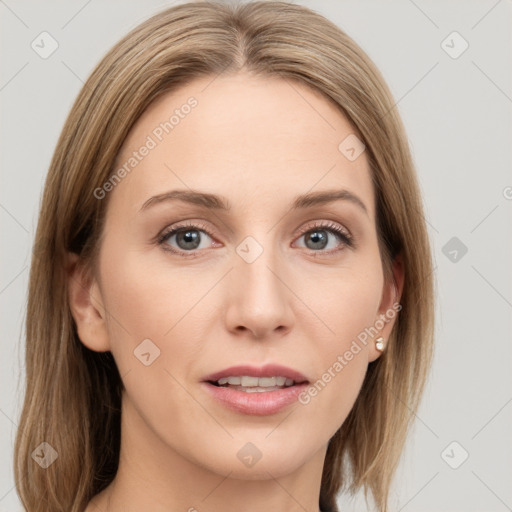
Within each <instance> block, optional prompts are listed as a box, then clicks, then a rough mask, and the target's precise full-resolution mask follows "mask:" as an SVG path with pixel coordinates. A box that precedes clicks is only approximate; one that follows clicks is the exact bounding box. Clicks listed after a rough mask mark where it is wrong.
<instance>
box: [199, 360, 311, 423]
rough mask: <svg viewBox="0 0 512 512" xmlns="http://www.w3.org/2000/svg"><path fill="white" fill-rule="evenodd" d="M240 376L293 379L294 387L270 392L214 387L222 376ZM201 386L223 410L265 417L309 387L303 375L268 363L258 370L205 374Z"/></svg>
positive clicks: (235, 369) (244, 368)
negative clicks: (223, 407)
mask: <svg viewBox="0 0 512 512" xmlns="http://www.w3.org/2000/svg"><path fill="white" fill-rule="evenodd" d="M243 375H247V376H249V377H274V376H281V377H286V378H288V379H292V380H293V381H294V385H293V386H289V387H286V388H282V389H275V390H272V391H264V392H255V393H247V392H245V391H239V390H236V389H232V388H229V387H220V386H216V385H215V384H213V383H214V382H216V381H218V380H219V379H221V378H223V377H230V376H243ZM203 385H204V386H205V389H206V391H207V392H208V393H210V394H211V396H212V397H213V398H214V399H215V400H217V401H218V402H219V403H221V404H222V405H224V406H225V407H227V408H229V409H231V410H233V411H236V412H239V413H242V414H249V415H255V416H265V415H270V414H275V413H277V412H279V411H281V410H282V409H284V408H285V407H287V406H288V405H290V404H292V403H294V402H296V401H297V396H298V395H299V394H300V393H301V391H302V390H303V389H305V388H306V387H307V386H308V380H307V379H306V377H305V376H304V375H303V374H302V373H300V372H298V371H296V370H293V369H291V368H287V367H285V366H281V365H276V364H269V365H265V366H263V367H261V368H256V367H254V366H249V365H239V366H232V367H230V368H226V369H224V370H221V371H218V372H215V373H212V374H211V375H208V376H207V377H205V379H204V381H203Z"/></svg>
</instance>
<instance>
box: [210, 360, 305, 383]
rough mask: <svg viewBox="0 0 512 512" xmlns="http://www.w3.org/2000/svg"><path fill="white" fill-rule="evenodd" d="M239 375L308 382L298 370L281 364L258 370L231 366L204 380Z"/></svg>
mask: <svg viewBox="0 0 512 512" xmlns="http://www.w3.org/2000/svg"><path fill="white" fill-rule="evenodd" d="M237 375H247V376H248V377H274V376H276V377H277V376H281V377H286V378H287V379H292V380H294V381H295V382H305V381H307V379H306V377H304V375H302V373H300V372H298V371H296V370H292V369H291V368H287V367H286V366H281V365H280V364H267V365H265V366H262V367H261V368H256V367H255V366H249V365H239V366H231V367H229V368H225V369H224V370H220V371H218V372H215V373H212V374H211V375H208V376H206V377H205V378H204V379H203V380H204V381H206V382H208V381H209V382H216V381H218V380H219V379H222V377H231V376H237Z"/></svg>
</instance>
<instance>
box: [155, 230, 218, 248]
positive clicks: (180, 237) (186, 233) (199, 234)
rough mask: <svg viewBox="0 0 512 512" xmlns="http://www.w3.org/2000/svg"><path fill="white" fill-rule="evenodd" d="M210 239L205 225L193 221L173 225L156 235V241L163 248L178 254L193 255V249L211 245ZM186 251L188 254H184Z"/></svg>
mask: <svg viewBox="0 0 512 512" xmlns="http://www.w3.org/2000/svg"><path fill="white" fill-rule="evenodd" d="M208 239H210V242H208ZM211 241H212V238H211V235H210V233H209V231H208V229H207V228H206V226H204V225H201V224H194V223H184V224H179V225H177V226H173V227H172V228H170V229H167V230H165V231H164V232H163V233H162V234H161V235H159V237H158V243H159V244H160V245H161V246H162V247H163V249H164V250H166V251H171V252H173V253H176V254H179V255H180V256H194V251H196V250H199V249H207V248H209V247H212V243H211ZM176 246H177V247H176ZM187 252H188V253H190V254H186V253H187Z"/></svg>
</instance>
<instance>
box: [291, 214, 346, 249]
mask: <svg viewBox="0 0 512 512" xmlns="http://www.w3.org/2000/svg"><path fill="white" fill-rule="evenodd" d="M301 238H304V244H305V245H303V246H302V247H306V248H307V249H310V250H311V251H313V252H325V253H333V252H337V251H339V250H342V249H343V248H344V247H346V246H347V247H352V246H353V240H352V236H351V235H350V233H349V232H348V231H347V230H346V229H344V228H343V227H341V226H340V225H338V224H335V223H333V222H322V221H319V222H316V223H315V224H314V225H313V227H312V226H306V228H304V229H303V230H302V231H301V234H300V237H299V240H300V239H301Z"/></svg>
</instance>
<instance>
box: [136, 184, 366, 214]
mask: <svg viewBox="0 0 512 512" xmlns="http://www.w3.org/2000/svg"><path fill="white" fill-rule="evenodd" d="M166 201H183V202H186V203H190V204H194V205H197V206H201V207H203V208H207V209H211V210H225V211H229V210H231V204H230V202H229V201H228V199H227V198H226V197H224V196H221V195H216V194H210V193H208V192H199V191H195V190H171V191H170V192H165V193H163V194H159V195H156V196H153V197H150V198H149V199H148V200H147V201H146V202H145V203H144V204H143V205H142V207H141V209H140V211H144V210H147V209H148V208H150V207H151V206H154V205H156V204H160V203H162V202H166ZM334 201H349V202H351V203H352V204H355V205H356V206H358V207H359V208H360V209H361V210H363V211H364V213H366V215H367V216H368V209H367V208H366V205H365V204H364V203H363V201H362V200H361V199H360V198H359V197H358V196H356V195H355V194H354V193H352V192H350V191H348V190H344V189H334V190H323V191H320V192H309V193H307V194H302V195H299V196H297V197H296V198H295V199H294V200H293V201H292V205H291V210H302V209H306V208H312V207H313V206H319V205H324V204H328V203H332V202H334Z"/></svg>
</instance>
